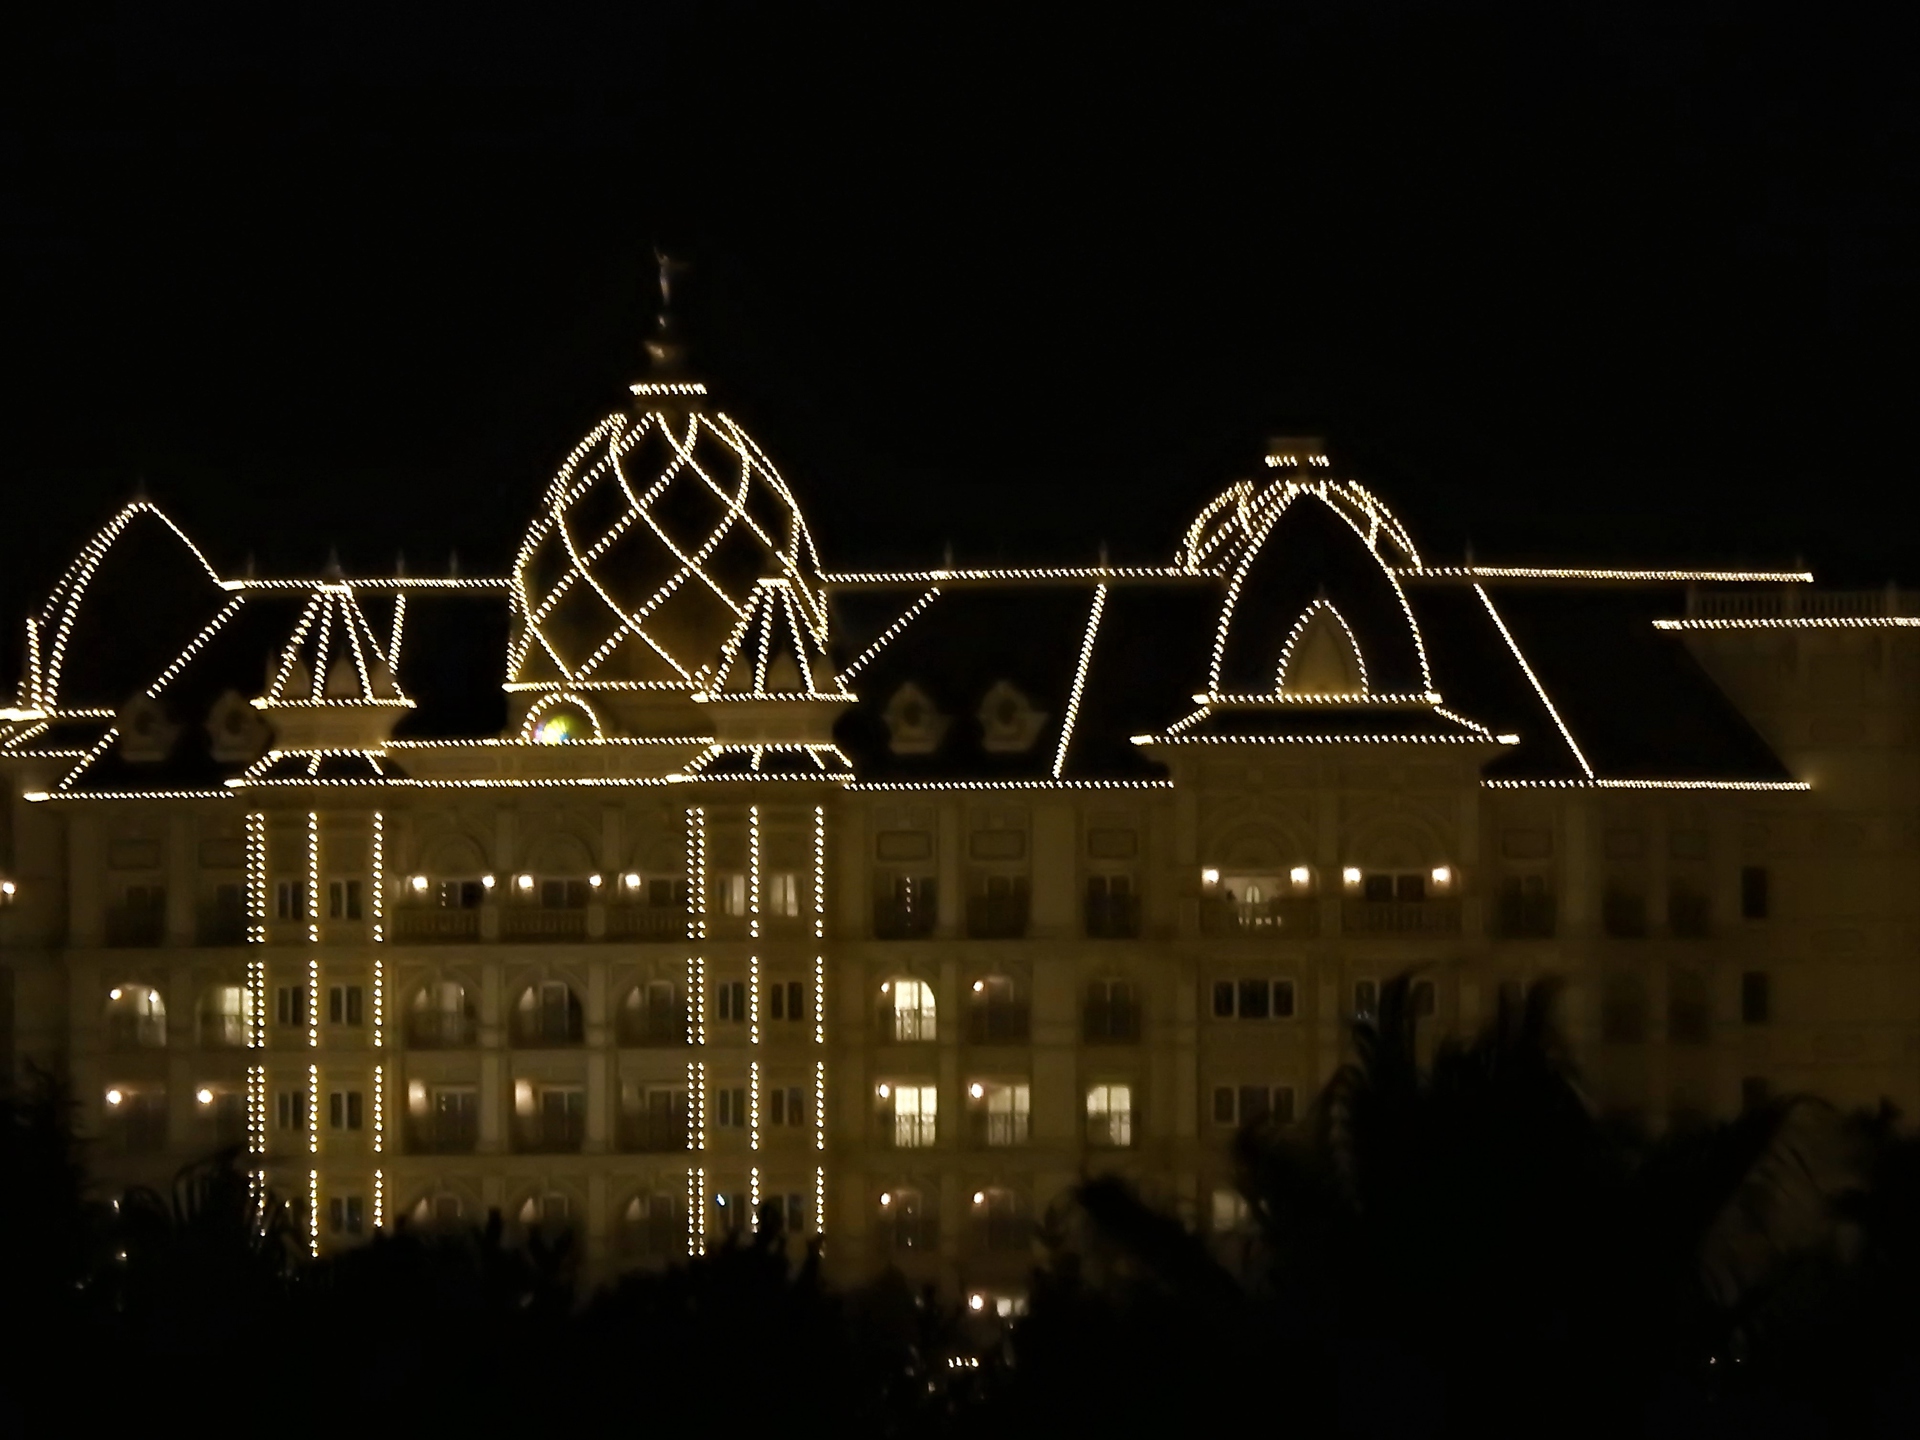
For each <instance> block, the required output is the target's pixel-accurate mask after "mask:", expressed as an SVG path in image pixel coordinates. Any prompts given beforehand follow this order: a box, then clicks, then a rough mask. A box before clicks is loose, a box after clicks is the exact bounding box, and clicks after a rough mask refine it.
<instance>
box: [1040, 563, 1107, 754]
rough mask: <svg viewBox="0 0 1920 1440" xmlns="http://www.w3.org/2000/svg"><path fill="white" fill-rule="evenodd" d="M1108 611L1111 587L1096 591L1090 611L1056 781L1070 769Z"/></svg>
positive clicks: (1063, 729)
mask: <svg viewBox="0 0 1920 1440" xmlns="http://www.w3.org/2000/svg"><path fill="white" fill-rule="evenodd" d="M1106 609H1107V587H1106V586H1105V585H1096V586H1094V588H1093V605H1092V607H1091V608H1090V609H1089V610H1088V611H1087V630H1086V633H1085V634H1084V635H1083V636H1081V637H1080V662H1079V664H1078V665H1077V666H1075V667H1074V672H1073V688H1072V689H1070V690H1069V691H1068V692H1067V713H1066V717H1065V719H1063V720H1062V721H1061V723H1060V744H1059V747H1058V748H1057V749H1056V750H1055V751H1054V752H1053V778H1054V779H1056V780H1058V779H1059V778H1060V775H1061V772H1062V771H1064V770H1065V769H1066V768H1067V746H1069V745H1070V744H1072V743H1073V727H1074V722H1075V721H1077V720H1078V719H1079V718H1080V696H1081V694H1082V693H1083V692H1084V691H1085V690H1086V687H1087V668H1088V667H1089V666H1090V665H1091V664H1092V663H1093V643H1094V640H1095V638H1096V637H1098V635H1099V633H1100V617H1101V616H1102V615H1104V614H1105V613H1106Z"/></svg>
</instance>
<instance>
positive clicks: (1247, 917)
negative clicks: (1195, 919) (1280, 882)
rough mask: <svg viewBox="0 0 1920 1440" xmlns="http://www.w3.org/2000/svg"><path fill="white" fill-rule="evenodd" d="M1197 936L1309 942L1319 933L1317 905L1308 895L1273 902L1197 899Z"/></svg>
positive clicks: (1318, 907)
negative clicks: (1247, 937)
mask: <svg viewBox="0 0 1920 1440" xmlns="http://www.w3.org/2000/svg"><path fill="white" fill-rule="evenodd" d="M1200 933H1201V934H1202V935H1215V936H1221V937H1232V936H1253V937H1259V938H1264V939H1274V938H1280V939H1288V940H1293V939H1310V938H1312V937H1313V936H1315V935H1318V934H1319V933H1320V902H1319V901H1318V900H1315V899H1314V898H1313V897H1312V896H1308V895H1290V896H1284V897H1282V898H1280V899H1277V900H1234V899H1232V898H1230V897H1228V896H1225V895H1203V896H1201V897H1200Z"/></svg>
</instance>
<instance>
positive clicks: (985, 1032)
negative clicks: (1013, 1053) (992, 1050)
mask: <svg viewBox="0 0 1920 1440" xmlns="http://www.w3.org/2000/svg"><path fill="white" fill-rule="evenodd" d="M1027 1032H1028V1006H1027V1000H1026V997H1025V996H1024V995H1023V994H1021V992H1020V988H1019V987H1018V986H1017V985H1015V984H1014V982H1013V978H1012V977H1011V976H1008V975H982V976H981V977H980V978H979V979H977V980H975V981H974V982H973V984H972V986H971V987H970V989H969V992H968V996H967V1041H968V1043H970V1044H973V1045H1024V1044H1026V1043H1027Z"/></svg>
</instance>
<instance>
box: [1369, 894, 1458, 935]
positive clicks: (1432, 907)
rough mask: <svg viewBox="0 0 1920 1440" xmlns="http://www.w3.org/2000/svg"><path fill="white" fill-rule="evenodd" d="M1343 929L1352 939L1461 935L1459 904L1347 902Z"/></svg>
mask: <svg viewBox="0 0 1920 1440" xmlns="http://www.w3.org/2000/svg"><path fill="white" fill-rule="evenodd" d="M1340 926H1341V928H1342V929H1343V930H1344V931H1345V932H1346V933H1347V934H1349V935H1457V934H1459V932H1460V902H1459V901H1458V900H1452V899H1448V900H1346V901H1342V902H1341V907H1340Z"/></svg>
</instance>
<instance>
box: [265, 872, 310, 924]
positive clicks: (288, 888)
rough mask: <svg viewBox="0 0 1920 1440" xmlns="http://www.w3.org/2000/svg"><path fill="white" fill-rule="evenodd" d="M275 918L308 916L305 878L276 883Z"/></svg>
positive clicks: (289, 918)
mask: <svg viewBox="0 0 1920 1440" xmlns="http://www.w3.org/2000/svg"><path fill="white" fill-rule="evenodd" d="M273 918H274V919H276V920H304V919H306V918H307V885H306V882H305V881H304V880H281V881H278V882H277V883H276V884H275V885H274V887H273Z"/></svg>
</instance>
